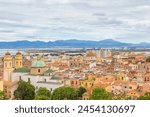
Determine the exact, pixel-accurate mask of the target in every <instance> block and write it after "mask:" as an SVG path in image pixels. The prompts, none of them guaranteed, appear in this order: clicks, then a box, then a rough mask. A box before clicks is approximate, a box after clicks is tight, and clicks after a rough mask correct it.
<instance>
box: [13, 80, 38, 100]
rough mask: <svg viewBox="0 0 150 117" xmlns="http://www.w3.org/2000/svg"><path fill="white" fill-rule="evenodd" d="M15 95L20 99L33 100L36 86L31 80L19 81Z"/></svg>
mask: <svg viewBox="0 0 150 117" xmlns="http://www.w3.org/2000/svg"><path fill="white" fill-rule="evenodd" d="M14 96H15V98H16V99H19V100H33V99H34V98H35V87H34V86H33V85H32V84H30V83H29V82H25V81H19V84H18V88H17V89H16V90H15V92H14Z"/></svg>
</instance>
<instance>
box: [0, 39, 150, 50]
mask: <svg viewBox="0 0 150 117" xmlns="http://www.w3.org/2000/svg"><path fill="white" fill-rule="evenodd" d="M56 47H75V48H122V47H128V48H130V47H131V48H150V43H139V44H131V43H123V42H119V41H115V40H113V39H106V40H102V41H85V40H76V39H71V40H57V41H54V42H52V41H49V42H43V41H26V40H25V41H14V42H0V48H1V49H17V48H19V49H21V48H56Z"/></svg>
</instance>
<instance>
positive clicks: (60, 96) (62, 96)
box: [51, 86, 78, 100]
mask: <svg viewBox="0 0 150 117" xmlns="http://www.w3.org/2000/svg"><path fill="white" fill-rule="evenodd" d="M77 98H78V94H77V91H76V90H75V89H74V88H71V87H66V86H63V87H59V88H57V89H55V90H54V92H53V93H52V96H51V99H52V100H76V99H77Z"/></svg>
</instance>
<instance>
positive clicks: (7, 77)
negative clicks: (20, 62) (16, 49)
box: [3, 52, 13, 81]
mask: <svg viewBox="0 0 150 117" xmlns="http://www.w3.org/2000/svg"><path fill="white" fill-rule="evenodd" d="M12 71H13V67H12V56H11V54H10V53H9V52H7V53H6V54H5V57H4V70H3V79H4V81H11V73H12Z"/></svg>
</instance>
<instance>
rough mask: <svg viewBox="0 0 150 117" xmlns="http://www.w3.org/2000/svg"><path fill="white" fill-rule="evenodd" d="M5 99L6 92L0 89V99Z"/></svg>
mask: <svg viewBox="0 0 150 117" xmlns="http://www.w3.org/2000/svg"><path fill="white" fill-rule="evenodd" d="M3 99H4V93H3V92H2V91H0V100H3Z"/></svg>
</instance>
